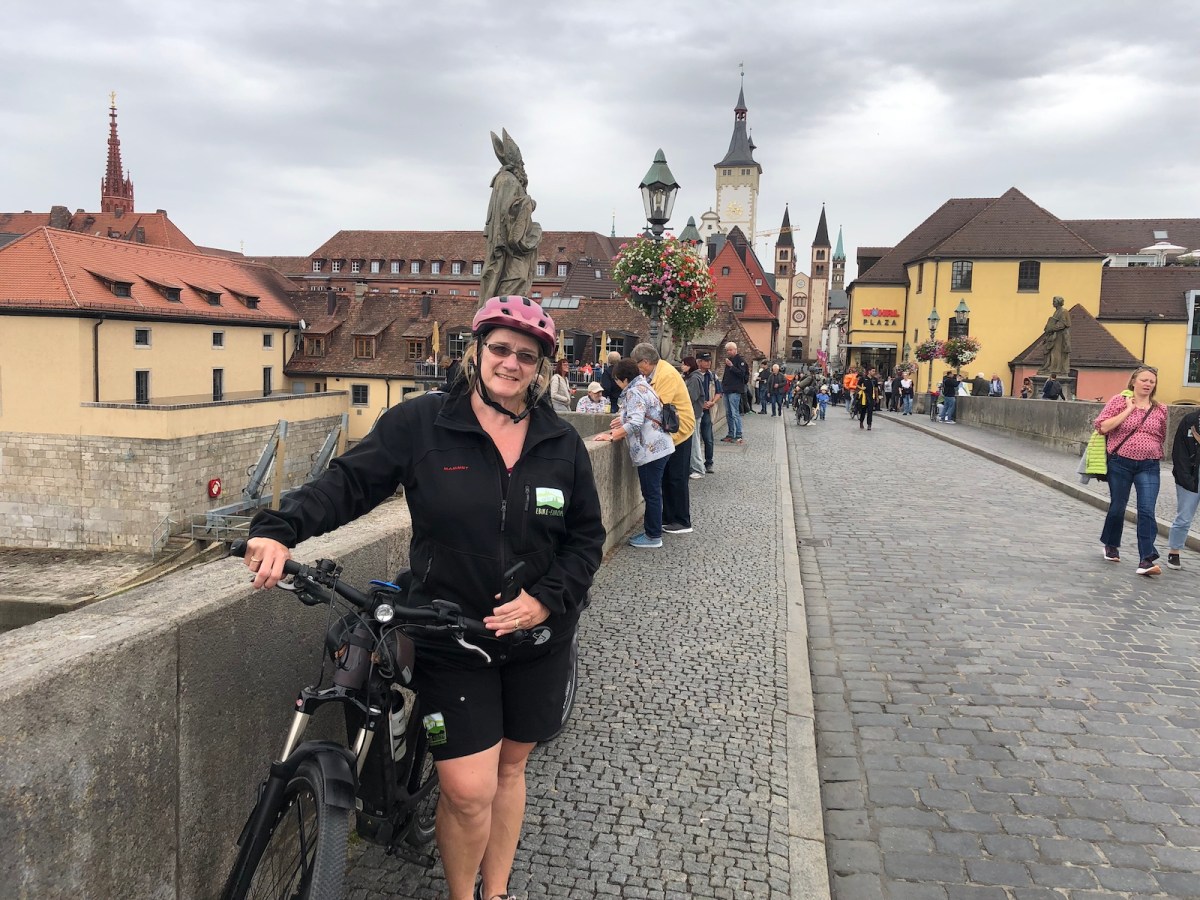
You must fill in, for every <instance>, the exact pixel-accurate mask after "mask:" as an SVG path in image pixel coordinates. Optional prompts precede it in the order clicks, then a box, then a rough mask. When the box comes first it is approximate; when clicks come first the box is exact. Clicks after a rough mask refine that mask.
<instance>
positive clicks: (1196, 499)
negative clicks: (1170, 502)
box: [1167, 485, 1200, 550]
mask: <svg viewBox="0 0 1200 900" xmlns="http://www.w3.org/2000/svg"><path fill="white" fill-rule="evenodd" d="M1197 505H1200V494H1194V493H1192V492H1191V491H1189V490H1187V489H1185V488H1182V487H1180V486H1179V485H1175V521H1174V522H1172V523H1171V534H1170V536H1169V537H1168V538H1167V546H1168V547H1169V548H1170V549H1172V550H1182V549H1183V545H1184V544H1185V543H1186V542H1187V535H1188V529H1189V528H1191V527H1192V519H1194V518H1196V507H1197Z"/></svg>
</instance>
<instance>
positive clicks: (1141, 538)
mask: <svg viewBox="0 0 1200 900" xmlns="http://www.w3.org/2000/svg"><path fill="white" fill-rule="evenodd" d="M1159 474H1160V467H1159V461H1158V460H1157V459H1126V458H1125V457H1123V456H1110V457H1109V458H1108V495H1109V501H1108V515H1107V516H1105V518H1104V530H1103V531H1101V532H1100V543H1102V544H1106V545H1108V546H1112V547H1120V546H1121V531H1122V529H1123V528H1124V526H1125V507H1126V506H1128V505H1129V489H1130V488H1131V487H1132V488H1135V489H1136V490H1137V540H1138V558H1139V559H1154V558H1155V557H1157V556H1158V551H1157V550H1155V549H1154V538H1155V536H1156V535H1157V534H1158V523H1157V522H1156V521H1155V520H1154V504H1155V503H1156V502H1158V481H1159Z"/></svg>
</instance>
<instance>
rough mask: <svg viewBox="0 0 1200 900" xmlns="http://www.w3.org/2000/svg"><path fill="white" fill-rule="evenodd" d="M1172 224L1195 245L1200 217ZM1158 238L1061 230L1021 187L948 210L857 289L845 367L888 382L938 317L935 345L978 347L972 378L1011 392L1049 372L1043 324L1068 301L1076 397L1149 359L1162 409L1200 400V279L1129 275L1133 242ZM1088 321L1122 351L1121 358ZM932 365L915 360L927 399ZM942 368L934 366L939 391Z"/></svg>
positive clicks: (1135, 225) (1132, 228)
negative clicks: (1040, 366) (1199, 295)
mask: <svg viewBox="0 0 1200 900" xmlns="http://www.w3.org/2000/svg"><path fill="white" fill-rule="evenodd" d="M1171 227H1172V234H1173V235H1178V237H1175V240H1180V239H1185V238H1194V239H1196V240H1200V220H1172V222H1171ZM1160 231H1162V230H1161V229H1160V228H1158V227H1156V225H1155V223H1154V222H1153V221H1145V220H1143V221H1139V222H1118V221H1116V220H1112V221H1109V220H1085V221H1079V222H1073V221H1063V220H1060V219H1058V218H1057V217H1055V216H1054V215H1052V214H1051V213H1049V212H1047V211H1046V210H1044V209H1042V208H1041V207H1039V206H1037V205H1036V204H1035V203H1033V202H1032V201H1031V200H1030V199H1029V198H1028V197H1026V196H1025V195H1024V194H1022V193H1021V192H1020V191H1018V190H1017V189H1016V188H1013V189H1010V190H1009V191H1008V192H1006V193H1005V194H1004V195H1003V196H1001V197H999V198H993V199H953V200H949V201H947V202H946V203H945V204H944V205H943V206H942V207H941V208H940V209H938V210H937V211H936V212H935V213H934V214H933V215H931V216H930V217H929V218H928V219H926V220H925V221H924V222H922V223H921V224H920V225H919V226H918V227H917V228H916V229H914V230H913V231H912V232H911V233H910V234H908V235H907V236H906V237H905V238H904V239H903V240H902V241H901V242H900V243H899V244H897V245H896V246H895V247H893V248H891V249H890V251H889V252H887V253H885V254H883V256H882V258H880V259H879V261H878V262H876V263H875V264H874V265H872V266H871V267H870V268H868V269H867V270H866V271H864V272H860V274H859V277H858V278H857V279H856V280H855V281H854V282H853V284H851V286H850V299H849V302H850V310H849V312H850V322H849V328H848V345H849V353H848V360H847V364H848V365H850V366H858V365H862V366H872V365H874V366H876V367H877V368H879V370H880V371H881V372H883V371H888V370H890V369H891V368H892V367H894V366H895V365H896V364H898V363H899V362H902V361H904V360H906V359H909V360H911V359H913V358H914V357H913V356H912V353H913V348H915V347H916V346H917V345H918V344H920V343H921V342H922V341H925V340H927V339H928V338H929V337H931V334H930V331H929V324H928V323H929V319H930V314H931V312H932V311H933V310H934V309H936V310H937V311H938V320H939V321H938V325H937V332H936V334H935V335H933V336H935V337H936V338H937V339H939V340H945V339H946V338H948V337H952V336H955V335H959V334H964V335H970V336H972V337H975V338H977V339H978V340H979V342H980V344H981V346H982V349H981V350H980V353H979V356H978V357H977V358H976V359H975V360H973V361H972V362H971V363H969V365H968V366H967V367H966V368H967V369H969V372H970V374H974V373H976V372H983V373H985V375H986V376H987V377H990V376H991V375H993V374H998V375H1000V377H1001V379H1002V380H1003V381H1004V382H1005V385H1006V393H1008V394H1012V393H1015V392H1018V391H1019V389H1020V383H1021V377H1023V376H1024V375H1025V374H1028V373H1029V371H1030V367H1031V365H1033V364H1035V363H1040V362H1041V357H1040V356H1039V355H1038V353H1039V352H1040V351H1039V350H1038V347H1037V344H1038V341H1039V339H1040V336H1041V333H1042V328H1043V327H1044V325H1045V323H1046V320H1047V319H1048V318H1049V317H1050V316H1051V314H1052V313H1053V311H1054V308H1053V298H1054V297H1063V298H1064V300H1065V303H1066V306H1067V308H1068V309H1070V310H1072V324H1073V325H1074V324H1075V317H1076V316H1077V315H1078V316H1079V317H1080V319H1081V325H1084V329H1083V330H1084V333H1086V334H1087V335H1090V337H1088V338H1087V339H1086V340H1083V342H1082V343H1081V344H1080V345H1079V346H1078V347H1073V348H1072V354H1071V367H1072V372H1071V373H1060V374H1064V375H1066V374H1070V375H1071V376H1072V377H1074V378H1076V381H1077V385H1078V394H1079V395H1080V396H1086V397H1091V396H1093V395H1097V394H1098V393H1099V392H1101V391H1102V390H1107V389H1108V386H1109V385H1110V384H1112V383H1115V382H1116V381H1119V374H1118V373H1119V372H1127V371H1128V368H1129V367H1130V366H1131V365H1134V364H1136V363H1137V362H1139V361H1141V360H1143V359H1144V360H1146V361H1148V362H1151V363H1152V364H1156V365H1158V366H1159V368H1160V380H1159V396H1160V399H1163V400H1166V401H1168V402H1171V401H1174V400H1193V401H1200V377H1198V376H1200V346H1197V347H1192V346H1191V344H1192V343H1195V342H1196V341H1195V339H1194V338H1192V337H1190V335H1192V334H1193V331H1192V329H1193V327H1195V325H1196V324H1197V323H1196V316H1195V291H1196V290H1198V289H1200V269H1197V268H1191V267H1181V266H1168V267H1165V268H1164V267H1137V268H1131V267H1128V264H1129V262H1130V261H1131V260H1132V259H1135V258H1136V252H1135V251H1136V250H1137V249H1138V248H1137V247H1136V244H1137V242H1139V241H1141V240H1144V241H1145V242H1146V243H1147V244H1150V243H1152V242H1153V240H1154V238H1155V232H1160ZM1162 233H1166V232H1165V231H1162ZM1081 234H1087V235H1088V238H1087V239H1085V238H1084V237H1082V236H1081ZM1131 244H1133V245H1134V246H1133V247H1132V248H1131V246H1130V245H1131ZM1163 273H1169V274H1166V275H1164V274H1163ZM956 312H958V313H959V315H957V316H956V315H955V313H956ZM959 319H965V321H962V322H960V321H959ZM1086 319H1090V320H1093V321H1094V322H1095V323H1098V325H1099V327H1100V328H1101V329H1102V330H1104V331H1107V332H1108V334H1109V335H1111V337H1112V338H1113V339H1114V340H1115V342H1117V344H1119V345H1120V346H1121V347H1124V349H1125V351H1127V353H1126V354H1122V353H1119V352H1115V350H1114V345H1113V344H1112V343H1110V342H1109V341H1107V340H1105V339H1104V338H1103V336H1102V335H1101V334H1099V333H1097V332H1095V331H1092V330H1090V329H1089V328H1088V327H1087V326H1086V323H1085V322H1084V320H1086ZM1073 330H1074V329H1073ZM1080 337H1081V338H1082V337H1084V334H1081V335H1080ZM930 368H931V367H930V366H929V365H928V364H927V363H922V364H920V366H919V368H918V373H917V378H916V382H917V389H918V392H924V391H926V390H928V387H929V377H930ZM945 368H946V366H945V364H944V363H942V362H940V361H939V362H935V363H934V365H933V367H932V375H933V381H934V383H936V382H937V381H939V380H940V378H941V374H942V372H943V371H944V370H945ZM1033 370H1036V366H1034V368H1033Z"/></svg>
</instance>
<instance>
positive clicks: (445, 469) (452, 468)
mask: <svg viewBox="0 0 1200 900" xmlns="http://www.w3.org/2000/svg"><path fill="white" fill-rule="evenodd" d="M469 468H471V467H470V466H442V471H443V472H465V471H467V469H469Z"/></svg>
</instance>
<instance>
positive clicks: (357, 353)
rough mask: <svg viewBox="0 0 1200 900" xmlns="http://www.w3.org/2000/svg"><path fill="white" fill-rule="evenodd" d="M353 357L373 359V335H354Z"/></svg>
mask: <svg viewBox="0 0 1200 900" xmlns="http://www.w3.org/2000/svg"><path fill="white" fill-rule="evenodd" d="M354 358H355V359H374V358H375V338H373V337H356V338H355V339H354Z"/></svg>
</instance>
